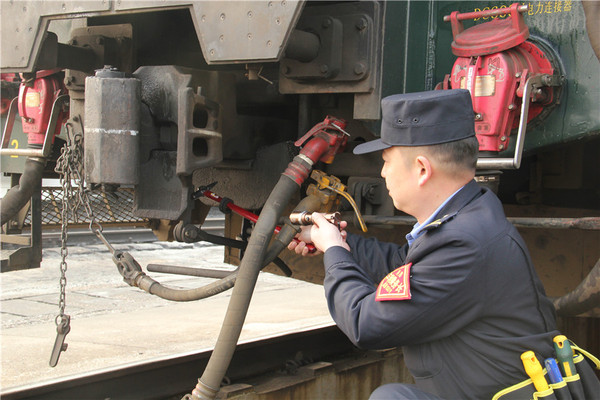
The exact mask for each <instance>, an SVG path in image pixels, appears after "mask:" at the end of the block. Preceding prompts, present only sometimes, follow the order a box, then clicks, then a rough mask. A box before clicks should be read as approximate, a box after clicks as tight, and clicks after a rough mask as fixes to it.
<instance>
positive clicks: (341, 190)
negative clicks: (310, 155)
mask: <svg viewBox="0 0 600 400" xmlns="http://www.w3.org/2000/svg"><path fill="white" fill-rule="evenodd" d="M310 177H311V178H313V179H314V180H315V181H317V183H318V184H319V189H330V190H333V191H334V192H335V193H337V194H339V195H340V196H342V197H343V198H345V199H346V200H348V203H350V205H351V206H352V208H353V209H354V213H355V214H356V218H358V223H359V224H360V229H362V231H363V232H367V225H366V224H365V221H364V220H363V217H362V215H361V214H360V211H359V210H358V207H357V206H356V202H355V201H354V199H353V198H352V196H350V194H348V192H346V186H345V185H344V184H343V183H342V182H341V181H340V180H339V179H338V178H336V177H335V176H327V175H325V173H324V172H322V171H319V170H313V172H312V173H311V175H310Z"/></svg>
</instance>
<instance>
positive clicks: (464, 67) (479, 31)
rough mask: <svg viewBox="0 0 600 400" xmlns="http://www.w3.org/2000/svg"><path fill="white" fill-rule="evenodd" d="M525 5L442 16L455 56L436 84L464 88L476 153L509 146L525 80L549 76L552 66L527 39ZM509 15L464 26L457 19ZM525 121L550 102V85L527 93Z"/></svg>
mask: <svg viewBox="0 0 600 400" xmlns="http://www.w3.org/2000/svg"><path fill="white" fill-rule="evenodd" d="M525 11H527V6H523V5H519V4H518V3H514V4H513V5H511V6H510V8H501V9H496V10H488V11H481V12H472V13H465V14H459V13H458V12H457V11H454V12H453V13H452V14H451V15H449V16H446V17H444V21H450V22H451V23H452V34H453V37H454V42H453V43H452V52H453V54H455V55H456V56H458V59H457V60H456V62H455V63H454V66H453V68H452V73H451V74H449V75H446V79H444V82H443V84H442V85H441V86H438V88H443V89H468V90H469V91H470V92H471V98H472V100H473V109H474V111H475V133H476V135H477V138H478V140H479V150H480V151H494V152H497V151H502V150H505V149H506V148H507V147H508V142H509V136H510V134H511V130H513V129H516V128H517V126H518V121H519V119H518V118H516V117H517V116H518V115H519V110H520V109H521V103H522V101H523V91H524V87H525V83H526V82H527V79H529V78H531V77H534V76H537V75H553V74H554V68H553V67H552V64H551V63H550V61H549V60H548V58H547V57H546V55H545V54H544V52H543V51H542V50H541V49H540V48H539V47H537V46H536V45H535V44H533V43H531V42H528V41H527V38H528V37H529V29H528V28H527V25H526V24H525V21H524V19H523V16H522V15H521V13H522V12H525ZM505 14H510V15H509V16H508V17H507V18H506V19H496V20H493V21H490V22H486V23H483V24H479V25H475V26H473V27H471V28H469V29H466V30H464V29H463V25H462V22H461V21H462V20H465V19H472V18H481V17H490V16H493V15H495V16H499V15H505ZM529 100H531V101H532V103H531V105H530V107H529V114H528V115H527V122H529V121H531V119H533V118H534V117H536V116H537V115H539V114H540V113H541V112H542V110H543V108H544V106H545V105H548V104H550V103H551V102H552V101H553V89H552V88H551V87H544V88H543V89H538V90H536V91H534V93H533V94H532V96H531V99H527V100H526V101H529Z"/></svg>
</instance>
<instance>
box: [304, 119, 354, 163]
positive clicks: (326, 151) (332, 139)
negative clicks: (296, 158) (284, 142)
mask: <svg viewBox="0 0 600 400" xmlns="http://www.w3.org/2000/svg"><path fill="white" fill-rule="evenodd" d="M345 128H346V121H344V120H343V119H339V118H336V117H332V116H330V115H328V116H327V117H326V118H325V119H324V120H323V122H320V123H318V124H317V125H315V126H314V127H313V128H312V129H311V130H309V131H308V132H307V133H306V135H304V136H302V138H300V139H298V140H297V141H296V143H294V144H295V145H296V146H297V147H300V146H302V145H303V144H304V143H305V142H306V141H308V139H310V138H313V140H310V141H309V142H308V143H306V145H305V146H304V148H303V149H302V151H301V152H300V154H304V155H305V156H307V157H308V158H310V159H311V160H312V161H313V163H316V162H317V161H323V162H324V163H326V164H330V163H331V162H332V161H333V158H334V157H335V155H336V154H337V153H340V152H341V151H343V150H344V147H346V143H348V136H350V135H349V134H348V133H347V132H346V131H344V129H345Z"/></svg>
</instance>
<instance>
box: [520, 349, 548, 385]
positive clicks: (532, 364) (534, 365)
mask: <svg viewBox="0 0 600 400" xmlns="http://www.w3.org/2000/svg"><path fill="white" fill-rule="evenodd" d="M521 361H523V366H524V367H525V372H526V373H527V375H529V377H530V378H531V380H532V381H533V386H535V390H536V391H538V392H543V391H544V390H548V389H549V388H550V386H548V382H547V381H546V378H545V377H544V371H543V370H542V365H541V364H540V362H539V361H538V359H537V358H536V356H535V354H534V352H533V351H531V350H529V351H526V352H524V353H523V354H521Z"/></svg>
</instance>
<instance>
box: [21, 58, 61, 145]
mask: <svg viewBox="0 0 600 400" xmlns="http://www.w3.org/2000/svg"><path fill="white" fill-rule="evenodd" d="M65 93H67V90H66V88H65V86H64V84H63V82H62V78H61V75H59V74H57V73H56V71H54V70H52V71H40V72H38V73H37V74H36V78H35V80H33V82H30V83H21V87H20V89H19V100H18V107H19V115H20V116H21V118H22V124H23V132H24V133H26V134H27V139H28V140H27V141H28V142H29V144H40V145H41V144H43V143H44V138H45V135H46V130H47V129H48V122H49V121H50V113H51V111H52V106H53V105H54V101H55V100H56V99H57V98H58V96H60V95H61V94H65ZM66 118H67V115H66V113H64V112H61V114H60V115H59V119H58V123H57V124H56V130H55V131H54V132H52V133H51V134H52V141H53V142H54V137H55V136H56V135H58V134H59V133H60V129H61V126H62V123H63V121H64V120H65V119H66Z"/></svg>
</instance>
